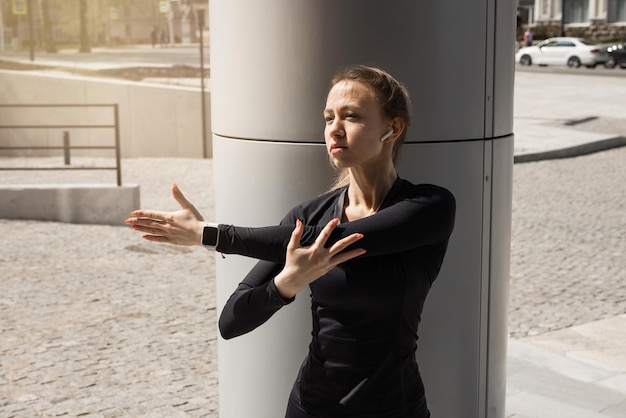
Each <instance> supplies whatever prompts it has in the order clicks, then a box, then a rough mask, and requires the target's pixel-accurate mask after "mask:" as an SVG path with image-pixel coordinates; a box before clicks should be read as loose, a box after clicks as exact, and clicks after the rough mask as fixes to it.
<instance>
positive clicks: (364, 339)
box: [127, 66, 455, 418]
mask: <svg viewBox="0 0 626 418" xmlns="http://www.w3.org/2000/svg"><path fill="white" fill-rule="evenodd" d="M410 113H411V110H410V101H409V97H408V94H407V91H406V89H405V88H404V87H403V86H402V85H401V84H400V83H398V82H397V81H396V80H395V79H394V78H393V77H391V76H390V75H389V74H388V73H386V72H384V71H382V70H380V69H376V68H371V67H365V66H357V67H352V68H348V69H346V70H344V71H342V72H340V73H338V74H337V75H336V76H335V77H334V78H333V80H332V83H331V89H330V91H329V93H328V97H327V101H326V107H325V109H324V119H325V121H326V127H325V130H324V137H325V142H326V147H327V150H328V155H329V158H330V160H331V162H332V164H333V165H334V166H335V167H336V168H337V169H338V170H339V176H338V180H337V183H336V185H335V187H334V188H333V189H332V190H331V191H329V192H327V193H325V194H323V195H322V196H318V197H316V198H313V199H312V200H310V201H308V202H306V203H303V204H301V205H299V206H297V207H295V208H293V209H292V210H291V211H290V212H289V213H288V214H287V216H285V218H284V219H283V220H282V222H281V225H278V226H274V227H266V228H243V227H235V226H231V225H219V226H213V227H211V226H209V227H205V225H206V223H205V222H204V220H203V218H202V216H201V215H200V214H199V213H198V211H197V210H196V209H195V208H194V207H193V205H192V204H191V203H189V202H188V201H187V200H186V199H185V197H184V196H183V195H182V193H181V192H180V190H178V188H177V187H176V186H174V188H173V194H174V197H175V199H176V200H177V201H178V202H179V204H180V205H181V208H182V209H181V210H180V211H178V212H154V211H135V212H133V213H132V214H131V215H132V216H133V218H130V219H129V220H127V222H128V223H129V224H131V225H132V227H133V228H134V229H136V230H138V231H141V232H144V233H146V235H144V238H145V239H148V240H150V241H156V242H170V243H173V244H179V245H194V244H195V245H197V244H200V242H202V241H203V240H204V241H205V243H207V240H208V241H210V242H208V243H209V244H214V246H215V248H216V250H217V251H219V252H222V253H236V254H241V255H246V256H250V257H255V258H257V259H259V260H261V261H259V262H258V263H257V265H256V266H255V267H254V268H253V269H252V270H251V271H250V272H249V273H248V275H247V276H246V277H245V278H244V279H243V281H242V282H241V283H240V284H239V286H238V287H237V289H236V290H235V292H234V293H233V294H232V296H231V297H230V299H229V300H228V302H227V303H226V306H225V307H224V310H223V312H222V314H221V316H220V320H219V327H220V332H221V334H222V336H223V337H224V338H227V339H228V338H233V337H236V336H238V335H241V334H244V333H246V332H249V331H251V330H253V329H255V328H256V327H258V326H259V325H261V324H262V323H264V322H265V321H266V320H268V319H269V318H270V317H271V316H272V315H273V314H274V313H275V312H276V311H278V310H279V309H281V308H282V307H283V306H284V305H287V304H289V303H290V302H292V301H293V300H294V298H295V297H296V295H297V294H298V293H300V291H301V290H303V289H305V288H306V287H308V288H309V289H310V292H311V311H312V315H313V333H312V341H311V343H310V345H309V353H308V356H307V357H306V359H305V361H304V363H303V364H302V367H301V369H300V372H299V374H298V378H297V380H296V382H295V383H294V386H293V389H292V392H291V395H290V398H289V403H288V406H287V413H286V417H288V418H298V417H302V418H310V417H360V418H367V417H372V418H373V417H376V418H385V417H394V418H404V417H407V418H408V417H411V418H423V417H428V416H430V414H429V412H428V408H427V406H426V398H425V393H424V387H423V385H422V381H421V378H420V374H419V370H418V366H417V364H416V361H415V351H416V348H417V328H418V323H419V321H420V315H421V312H422V307H423V305H424V301H425V299H426V295H427V294H428V291H429V289H430V287H431V285H432V283H433V281H434V280H435V278H436V276H437V274H438V272H439V269H440V266H441V263H442V261H443V257H444V254H445V251H446V248H447V243H448V239H449V236H450V234H451V232H452V229H453V226H454V215H455V200H454V197H453V196H452V194H450V192H448V191H447V190H445V189H443V188H441V187H438V186H434V185H424V184H422V185H413V184H411V183H409V182H408V181H406V180H403V179H400V178H399V177H398V174H397V171H396V167H395V162H396V160H397V158H398V154H399V151H400V147H401V145H402V143H403V142H404V139H405V137H406V129H407V127H408V126H409V124H410ZM211 232H214V233H216V235H215V236H214V237H211V236H209V235H210V233H211Z"/></svg>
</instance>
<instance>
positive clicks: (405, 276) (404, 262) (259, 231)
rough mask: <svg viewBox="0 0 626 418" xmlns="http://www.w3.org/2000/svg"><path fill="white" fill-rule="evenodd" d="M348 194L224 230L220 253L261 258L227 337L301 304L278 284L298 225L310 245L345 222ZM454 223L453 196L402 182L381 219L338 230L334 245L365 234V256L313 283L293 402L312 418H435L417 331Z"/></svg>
mask: <svg viewBox="0 0 626 418" xmlns="http://www.w3.org/2000/svg"><path fill="white" fill-rule="evenodd" d="M346 191H347V187H343V188H340V189H337V190H334V191H331V192H328V193H326V194H324V195H322V196H319V197H317V198H314V199H312V200H310V201H309V202H306V203H304V204H301V205H299V206H297V207H295V208H293V209H292V210H291V211H290V212H289V213H288V214H287V216H286V217H285V218H284V219H283V221H282V222H281V225H280V226H274V227H265V228H243V227H235V226H229V225H220V226H219V243H218V246H217V248H216V250H217V251H219V252H222V253H226V254H228V253H231V254H240V255H244V256H250V257H254V258H257V259H259V260H262V261H260V262H259V263H258V264H256V266H255V267H254V268H253V269H252V270H251V271H250V272H249V273H248V275H247V276H246V277H245V278H244V280H243V282H241V283H240V284H239V286H238V287H237V289H236V290H235V292H234V293H233V294H232V296H231V297H230V299H229V300H228V302H227V303H226V306H225V307H224V310H223V312H222V314H221V316H220V319H219V328H220V332H221V334H222V336H223V337H224V338H226V339H228V338H233V337H236V336H238V335H241V334H244V333H247V332H249V331H251V330H253V329H255V328H256V327H258V326H259V325H261V324H263V323H264V322H265V321H267V320H268V319H269V318H270V317H271V316H272V315H273V314H274V313H275V312H276V311H278V310H279V309H280V308H281V307H283V306H284V305H286V304H288V303H290V302H291V301H292V300H293V299H291V300H284V299H283V298H282V297H281V296H280V295H279V294H278V292H277V290H276V287H275V285H274V281H273V278H274V277H275V276H276V275H277V274H278V273H279V272H280V271H281V270H282V268H283V265H284V261H285V256H286V248H287V244H288V242H289V239H290V237H291V233H292V231H293V228H294V225H295V221H296V219H300V220H301V221H302V222H303V224H304V225H305V229H304V234H303V237H302V240H301V244H302V245H304V246H307V245H310V244H312V243H313V241H314V240H315V238H316V237H317V236H318V235H319V233H320V232H321V230H322V228H323V227H324V226H325V225H326V224H327V223H328V222H329V221H330V220H331V219H333V218H339V219H342V217H343V208H344V202H345V199H346ZM454 216H455V199H454V197H453V195H452V194H451V193H450V192H449V191H447V190H446V189H444V188H441V187H438V186H434V185H425V184H422V185H413V184H411V183H410V182H408V181H406V180H402V179H400V178H398V179H397V180H396V181H395V183H394V184H393V186H392V188H391V190H390V191H389V193H388V195H387V196H386V198H385V200H384V201H383V203H382V205H381V207H380V209H379V210H378V211H377V212H376V213H375V214H374V215H371V216H368V217H365V218H362V219H359V220H356V221H353V222H346V223H340V224H339V225H337V227H336V228H335V230H334V231H333V233H332V235H331V237H330V238H329V240H328V242H327V245H331V244H332V243H334V242H336V241H337V240H339V239H341V238H343V237H346V236H348V235H350V234H352V233H355V232H360V233H362V234H364V237H363V238H362V239H360V240H359V241H357V242H356V243H355V244H353V245H352V247H353V248H364V249H365V250H366V253H365V254H364V255H362V256H360V257H357V258H355V259H353V260H350V261H347V262H345V263H342V264H340V265H339V266H337V267H335V268H334V269H332V270H331V271H330V272H328V273H327V274H326V275H324V276H322V277H320V278H319V279H318V280H316V281H314V282H313V283H311V284H310V285H309V287H310V290H311V312H312V315H313V332H312V341H311V344H310V346H309V355H308V356H307V359H306V360H305V362H304V363H303V365H302V368H301V370H300V374H299V376H298V379H297V381H296V383H295V384H294V390H293V392H292V397H293V396H294V394H295V398H296V399H297V400H298V402H300V403H301V406H302V407H303V408H304V409H306V410H307V411H309V412H310V413H311V416H359V417H369V416H372V417H374V416H375V417H378V418H382V417H401V416H402V417H403V416H411V417H421V416H428V415H427V414H428V412H427V409H426V403H425V397H424V389H423V386H422V382H421V378H420V375H419V371H418V368H417V364H416V363H415V351H416V349H417V328H418V324H419V322H420V315H421V312H422V308H423V305H424V301H425V299H426V295H427V294H428V291H429V290H430V287H431V285H432V283H433V281H434V280H435V278H436V277H437V274H438V273H439V269H440V267H441V263H442V261H443V258H444V254H445V252H446V247H447V244H448V238H449V237H450V234H451V233H452V229H453V227H454ZM352 247H350V248H352ZM410 408H413V409H411V411H417V410H423V411H425V412H424V414H423V415H415V412H409V409H410ZM351 414H352V415H351Z"/></svg>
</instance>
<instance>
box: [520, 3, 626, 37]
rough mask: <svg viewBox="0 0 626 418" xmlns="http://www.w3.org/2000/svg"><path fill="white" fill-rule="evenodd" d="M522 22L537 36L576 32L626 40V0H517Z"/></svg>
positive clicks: (590, 35)
mask: <svg viewBox="0 0 626 418" xmlns="http://www.w3.org/2000/svg"><path fill="white" fill-rule="evenodd" d="M518 15H519V16H520V20H521V23H522V26H524V27H525V26H531V27H532V28H533V32H534V34H535V39H543V38H547V37H551V36H559V35H561V34H564V35H565V36H577V37H583V38H587V39H591V40H595V41H600V42H602V41H607V42H608V41H624V40H626V0H518Z"/></svg>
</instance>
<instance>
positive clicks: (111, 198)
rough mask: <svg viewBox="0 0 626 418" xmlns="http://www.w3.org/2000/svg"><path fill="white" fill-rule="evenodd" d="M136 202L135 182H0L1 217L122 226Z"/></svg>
mask: <svg viewBox="0 0 626 418" xmlns="http://www.w3.org/2000/svg"><path fill="white" fill-rule="evenodd" d="M139 206H140V205H139V185H137V184H131V185H125V186H116V185H109V184H37V185H30V184H29V185H3V186H0V218H4V219H30V220H38V221H55V222H67V223H75V224H103V225H120V226H122V225H124V219H126V218H127V217H128V216H129V213H130V212H131V211H132V210H134V209H137V208H139Z"/></svg>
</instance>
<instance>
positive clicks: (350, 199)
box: [344, 167, 398, 221]
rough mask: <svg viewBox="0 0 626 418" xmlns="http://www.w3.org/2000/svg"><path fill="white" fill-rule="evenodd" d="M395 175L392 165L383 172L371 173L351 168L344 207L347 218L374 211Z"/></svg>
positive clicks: (387, 191)
mask: <svg viewBox="0 0 626 418" xmlns="http://www.w3.org/2000/svg"><path fill="white" fill-rule="evenodd" d="M397 177H398V174H397V172H396V170H395V168H393V167H391V168H390V169H387V170H384V173H380V172H379V173H371V174H368V173H365V172H362V171H358V170H352V169H351V170H350V184H349V186H348V194H347V201H346V203H345V207H344V213H345V215H346V218H347V220H349V221H353V220H355V219H360V218H364V217H366V216H369V215H373V214H374V213H376V212H377V211H378V209H379V208H380V206H381V205H382V203H383V201H384V200H385V197H386V196H387V194H388V193H389V190H390V189H391V187H392V186H393V183H394V182H395V181H396V178H397Z"/></svg>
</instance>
